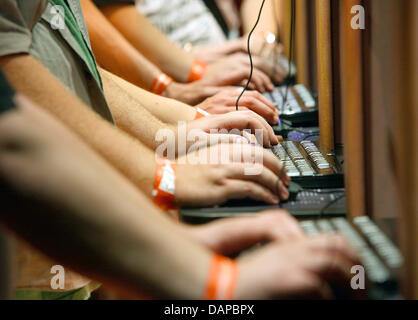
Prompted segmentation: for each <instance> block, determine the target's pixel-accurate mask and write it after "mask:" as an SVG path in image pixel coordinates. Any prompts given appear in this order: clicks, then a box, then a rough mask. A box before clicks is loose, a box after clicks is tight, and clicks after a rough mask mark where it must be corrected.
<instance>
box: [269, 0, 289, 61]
mask: <svg viewBox="0 0 418 320" xmlns="http://www.w3.org/2000/svg"><path fill="white" fill-rule="evenodd" d="M273 1H276V10H277V13H276V15H277V19H278V21H279V28H280V35H279V37H280V42H281V43H282V44H283V47H284V50H285V51H284V52H285V55H286V56H288V55H289V43H290V18H291V15H290V7H291V0H273Z"/></svg>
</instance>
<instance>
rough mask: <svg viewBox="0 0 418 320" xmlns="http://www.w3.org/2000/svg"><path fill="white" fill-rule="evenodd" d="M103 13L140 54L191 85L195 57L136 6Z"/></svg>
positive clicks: (116, 7) (111, 7)
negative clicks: (190, 74) (180, 46)
mask: <svg viewBox="0 0 418 320" xmlns="http://www.w3.org/2000/svg"><path fill="white" fill-rule="evenodd" d="M101 11H102V12H103V14H104V15H105V16H106V17H107V18H108V19H109V21H110V22H111V23H112V24H113V25H114V26H115V27H116V28H117V29H118V30H119V31H120V32H121V33H122V34H123V35H124V36H125V38H126V39H127V40H128V41H129V42H130V43H131V44H132V45H133V46H134V47H135V48H136V49H137V50H138V51H139V52H141V53H142V54H143V55H144V56H146V57H147V58H148V59H149V60H150V61H152V62H153V63H154V64H156V65H157V66H158V67H160V68H161V70H163V71H164V72H165V73H167V74H168V75H170V76H171V77H173V78H174V79H175V80H176V81H179V82H183V83H184V82H187V79H188V76H189V73H190V70H191V68H192V65H193V61H194V57H193V56H192V55H190V54H188V53H187V52H186V51H184V50H183V49H181V48H179V47H178V46H176V45H175V44H174V43H173V42H172V41H170V40H169V39H168V38H167V37H166V35H164V34H163V33H162V32H160V31H159V30H158V29H157V28H156V27H154V26H153V25H152V24H151V23H150V22H149V21H148V19H147V18H146V17H144V16H143V15H142V14H140V13H139V12H138V10H137V9H136V8H135V6H133V5H129V4H111V5H107V6H103V7H101Z"/></svg>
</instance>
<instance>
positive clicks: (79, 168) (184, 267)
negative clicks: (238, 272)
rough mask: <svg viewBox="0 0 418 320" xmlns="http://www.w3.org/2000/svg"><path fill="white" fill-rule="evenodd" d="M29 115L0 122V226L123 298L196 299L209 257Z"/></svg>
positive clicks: (86, 153)
mask: <svg viewBox="0 0 418 320" xmlns="http://www.w3.org/2000/svg"><path fill="white" fill-rule="evenodd" d="M25 109H26V110H25ZM34 111H35V110H28V108H20V110H19V111H18V112H16V111H14V112H10V113H9V114H8V115H6V116H5V115H3V116H2V119H0V132H1V133H2V134H1V137H0V181H2V184H3V189H2V193H1V194H0V199H1V203H2V210H1V213H0V220H1V221H2V222H3V223H5V224H6V225H7V226H9V227H10V228H11V229H13V230H14V231H16V232H17V233H18V235H19V236H21V237H23V238H25V239H26V240H28V241H29V242H30V243H31V244H32V245H34V246H36V247H37V248H38V249H41V250H42V251H43V252H44V253H46V254H47V255H49V256H50V257H52V258H53V259H54V260H56V261H58V262H60V263H63V264H64V265H66V266H68V267H71V268H72V269H74V270H75V271H78V272H80V273H82V274H84V275H87V276H89V277H91V278H92V279H95V280H98V281H101V282H103V283H105V284H107V285H111V286H114V287H115V288H118V289H120V290H123V291H125V292H129V293H132V294H139V293H141V292H143V291H146V292H147V293H148V294H151V295H155V296H157V297H163V298H183V299H198V298H202V296H203V294H204V287H205V281H206V277H207V274H208V269H209V262H210V259H211V255H212V254H211V253H210V252H209V251H207V250H205V249H204V248H202V247H200V246H198V245H197V244H194V243H193V242H192V241H189V240H188V239H187V238H186V236H185V233H184V232H183V231H182V230H181V227H180V226H178V225H175V224H174V223H173V222H172V221H171V220H169V219H168V218H167V217H166V216H164V215H163V214H161V213H160V212H158V211H157V209H156V208H155V207H154V206H153V205H152V204H151V203H150V202H149V201H148V200H147V199H146V198H145V197H143V196H142V195H141V194H140V193H139V192H138V191H137V190H136V189H135V187H134V186H133V185H132V184H131V183H129V182H128V181H127V180H126V179H125V178H124V177H122V176H121V175H120V174H119V173H117V172H116V171H114V170H113V169H112V168H111V167H110V166H109V165H108V164H107V163H106V162H105V161H104V160H103V159H101V158H100V157H98V156H97V155H96V154H94V152H92V151H91V150H90V149H89V148H87V147H86V146H85V145H84V144H82V143H80V142H79V141H78V139H77V138H76V137H75V136H73V135H70V134H69V133H68V131H67V130H64V128H63V126H62V125H60V124H59V125H58V122H56V121H52V120H53V119H52V118H51V117H50V116H49V115H47V114H46V113H44V114H40V113H39V112H34ZM22 113H23V114H22ZM6 117H7V119H6ZM52 122H55V124H54V123H52ZM10 142H13V144H14V145H15V146H18V148H15V149H10V148H8V147H7V146H8V145H9V144H10ZM40 182H42V183H40ZM4 187H6V188H4ZM69 195H70V196H69ZM51 237H52V238H51ZM51 239H52V241H51ZM178 248H181V249H182V250H178Z"/></svg>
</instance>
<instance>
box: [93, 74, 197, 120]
mask: <svg viewBox="0 0 418 320" xmlns="http://www.w3.org/2000/svg"><path fill="white" fill-rule="evenodd" d="M100 74H101V75H102V80H103V85H104V90H105V94H106V95H108V92H109V91H112V88H114V87H115V86H116V87H119V88H120V89H119V90H121V91H124V92H125V93H126V94H129V95H130V96H131V98H132V99H134V100H135V101H136V102H137V103H140V104H141V106H142V107H143V108H146V109H147V110H148V112H150V113H152V114H153V115H154V116H155V117H156V118H158V119H160V120H161V121H163V122H165V123H168V124H173V125H174V124H177V122H178V121H188V120H193V119H194V118H195V117H196V109H195V108H193V107H191V106H189V105H187V104H184V103H182V102H180V101H177V100H174V99H169V98H165V97H161V96H158V95H154V94H150V93H149V92H147V91H144V90H142V89H141V88H138V87H137V86H135V85H133V84H131V83H129V82H127V81H125V80H123V79H122V78H119V77H118V76H116V75H114V74H112V73H110V72H108V71H106V70H103V69H100ZM109 95H110V93H109ZM114 115H115V114H114Z"/></svg>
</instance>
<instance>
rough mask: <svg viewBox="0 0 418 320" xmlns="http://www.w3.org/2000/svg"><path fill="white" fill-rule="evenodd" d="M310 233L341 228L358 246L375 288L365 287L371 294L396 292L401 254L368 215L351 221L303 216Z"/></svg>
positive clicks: (329, 231)
mask: <svg viewBox="0 0 418 320" xmlns="http://www.w3.org/2000/svg"><path fill="white" fill-rule="evenodd" d="M300 225H301V227H302V229H304V230H305V232H306V233H307V234H308V235H311V236H313V235H317V234H319V233H333V232H338V233H340V234H342V235H343V236H344V237H345V238H346V239H347V241H348V242H349V243H350V244H351V245H352V246H353V247H354V248H355V249H356V250H357V252H358V254H359V257H360V260H361V262H362V265H363V267H364V269H365V272H366V275H367V277H368V279H369V280H370V281H371V283H372V288H366V289H369V290H368V294H369V295H372V298H379V299H382V298H385V297H388V294H389V295H395V294H396V292H397V290H398V288H397V278H398V276H399V270H400V268H401V267H402V264H403V258H402V254H401V253H400V251H399V249H398V248H396V246H395V245H394V244H393V243H392V241H391V240H390V239H389V238H388V237H387V236H386V235H385V234H384V233H383V232H382V231H381V230H380V229H379V228H378V226H377V225H376V224H375V223H374V222H373V221H372V220H371V219H370V218H369V217H367V216H362V217H358V218H354V219H353V221H352V222H349V221H348V220H347V219H345V218H342V217H339V218H332V219H317V220H304V221H301V222H300Z"/></svg>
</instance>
